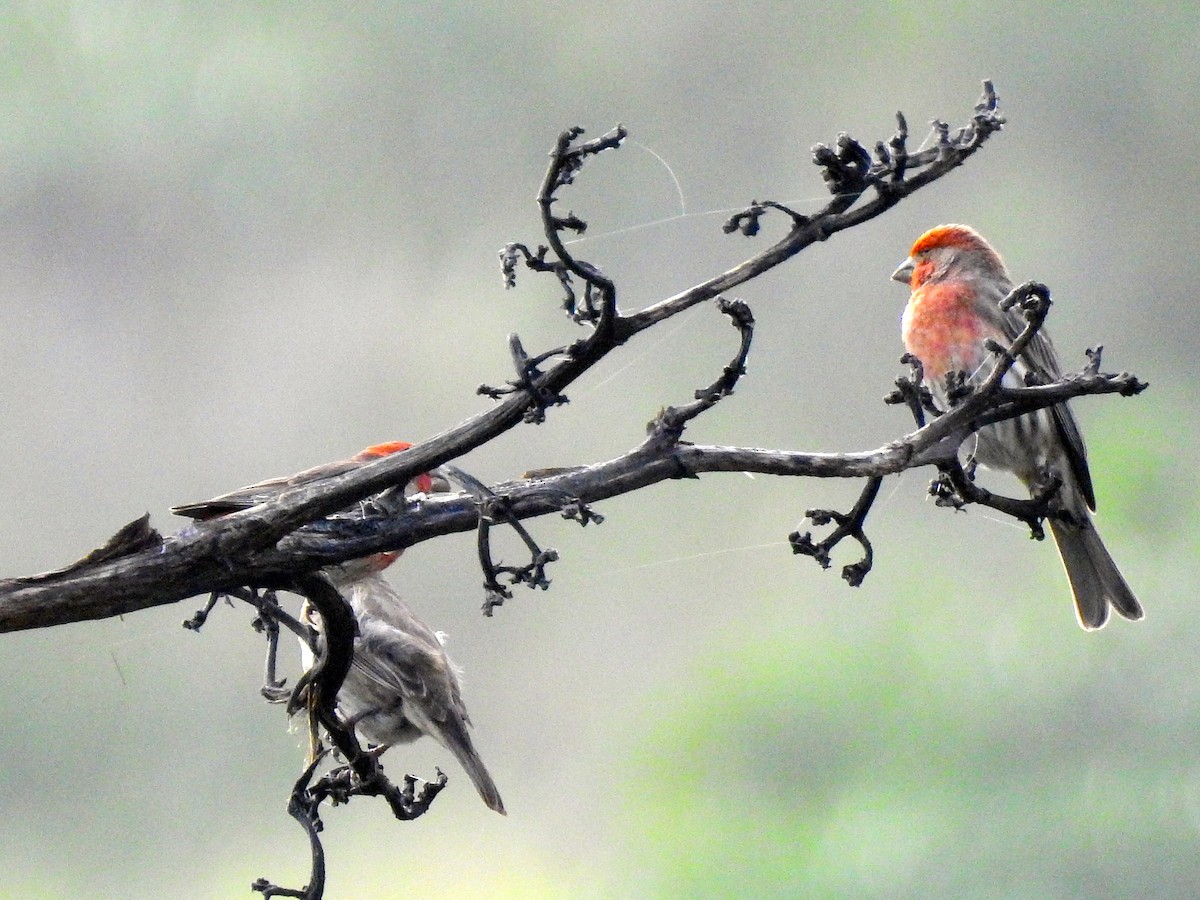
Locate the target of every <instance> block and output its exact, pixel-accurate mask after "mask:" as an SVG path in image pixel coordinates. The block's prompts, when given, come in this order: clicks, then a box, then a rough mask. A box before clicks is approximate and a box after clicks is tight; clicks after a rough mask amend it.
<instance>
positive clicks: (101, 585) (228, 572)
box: [0, 372, 1145, 631]
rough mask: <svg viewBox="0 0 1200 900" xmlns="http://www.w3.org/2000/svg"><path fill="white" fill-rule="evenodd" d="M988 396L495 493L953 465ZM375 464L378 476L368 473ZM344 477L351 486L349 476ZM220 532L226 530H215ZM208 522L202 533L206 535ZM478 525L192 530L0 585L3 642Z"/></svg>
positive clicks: (534, 494) (1100, 387) (1009, 395)
mask: <svg viewBox="0 0 1200 900" xmlns="http://www.w3.org/2000/svg"><path fill="white" fill-rule="evenodd" d="M1144 387H1145V385H1144V383H1142V382H1140V381H1138V379H1137V378H1135V377H1134V376H1132V375H1129V374H1127V373H1122V374H1119V375H1113V374H1099V373H1097V374H1092V373H1088V372H1083V373H1079V374H1076V375H1072V376H1068V377H1066V378H1064V379H1063V380H1062V381H1059V382H1056V383H1054V384H1047V385H1037V386H1034V387H1021V388H1001V389H999V390H998V392H997V397H998V398H1000V401H999V402H1000V403H1001V404H1002V407H1003V415H1004V417H1006V418H1011V417H1012V416H1016V415H1021V414H1023V413H1025V412H1030V411H1032V410H1035V409H1042V408H1045V407H1048V406H1053V405H1054V404H1056V403H1060V402H1062V401H1063V400H1070V399H1073V398H1075V397H1082V396H1087V395H1093V394H1122V395H1126V396H1128V395H1130V394H1135V393H1138V392H1139V391H1141V390H1142V389H1143V388H1144ZM980 396H981V395H978V394H977V395H974V396H972V397H970V398H968V399H967V400H966V401H965V402H964V403H963V404H961V405H960V406H958V407H956V408H954V409H953V410H951V411H950V412H948V413H946V414H945V415H943V416H941V417H939V418H936V419H934V420H933V421H932V422H930V423H928V424H927V425H925V426H924V427H923V428H920V429H918V430H917V431H915V432H913V433H912V434H909V435H907V436H906V437H904V438H902V439H901V440H898V441H894V442H892V443H889V444H885V445H884V446H882V447H878V448H876V449H874V450H867V451H861V452H857V453H805V452H800V451H792V450H765V449H760V448H749V447H721V446H705V445H693V444H682V443H681V444H679V445H677V446H673V447H670V448H667V449H661V448H660V449H656V446H657V442H656V441H654V440H653V439H652V438H648V439H647V441H645V442H643V444H642V445H640V446H638V447H636V448H634V449H633V450H631V451H629V452H628V453H626V454H624V455H622V456H620V457H618V458H616V459H613V460H609V461H608V462H604V463H597V464H595V465H590V466H584V467H581V468H578V469H575V470H572V471H568V472H565V473H563V474H561V475H556V476H553V477H550V478H539V479H536V480H533V481H528V480H519V481H514V482H506V483H502V484H497V485H493V486H492V487H491V490H492V491H493V492H495V493H496V494H497V495H498V496H501V497H503V498H505V501H506V510H507V513H508V514H509V515H511V516H512V517H513V518H514V519H527V518H531V517H533V516H542V515H549V514H557V513H561V511H562V510H563V502H564V497H571V498H576V499H577V500H578V501H579V502H581V503H584V504H593V503H596V502H598V501H600V500H605V499H608V498H609V497H615V496H618V495H620V494H625V493H628V492H630V491H633V490H637V489H638V488H642V487H646V486H647V485H651V484H655V483H657V482H660V481H665V480H667V479H674V478H679V477H680V475H681V474H686V475H700V474H703V473H706V472H754V473H757V474H765V475H780V476H793V477H795V476H806V477H815V478H869V477H872V476H877V475H891V474H895V473H896V472H900V471H903V470H905V469H909V468H915V467H918V466H924V465H932V464H935V463H939V462H944V461H947V460H951V459H954V458H955V456H956V454H957V451H958V448H959V446H960V445H961V444H962V442H963V441H964V440H965V439H966V438H967V437H968V436H969V435H970V434H972V433H973V432H974V431H977V430H978V429H979V428H980V427H982V426H983V425H985V424H988V423H990V422H992V421H995V419H996V417H997V416H999V415H1000V412H999V408H995V407H991V406H988V405H987V401H986V400H981V399H980ZM371 465H375V464H374V463H372V464H371ZM342 477H345V476H342ZM218 521H220V520H218ZM207 524H208V523H202V524H201V525H200V526H196V527H198V528H199V527H205V525H207ZM477 525H478V509H477V505H476V503H475V501H474V499H473V498H471V497H469V496H467V495H465V494H460V495H454V496H450V497H440V496H438V497H430V498H426V499H425V500H424V501H422V502H421V504H420V505H419V507H418V506H417V505H415V504H410V505H409V507H407V508H406V509H405V510H404V511H402V512H399V513H397V514H396V515H395V516H390V517H379V518H367V519H362V520H351V519H339V520H338V521H336V522H322V523H316V524H314V525H310V526H306V527H304V528H300V529H298V530H297V531H296V532H295V533H293V534H291V535H288V536H287V537H286V538H284V539H283V540H281V541H280V542H279V543H278V545H277V546H275V547H271V548H267V549H264V550H259V551H257V552H247V553H244V554H241V555H239V556H237V557H234V558H229V559H226V560H224V561H223V562H224V564H221V563H218V562H217V561H215V560H212V559H207V560H204V561H203V564H197V561H196V559H195V554H197V553H198V552H199V550H198V548H197V545H196V543H195V538H194V537H191V536H190V535H189V533H188V530H185V532H184V533H183V534H181V535H177V536H176V537H174V538H170V539H168V540H167V541H166V543H165V544H164V546H163V547H162V548H161V549H158V550H151V551H142V552H140V553H137V554H134V555H132V556H126V557H121V558H120V559H116V560H110V561H107V562H104V563H101V564H98V565H96V566H93V567H88V568H85V569H81V570H79V571H75V572H71V573H69V574H66V575H63V576H61V577H60V578H56V579H39V580H38V581H35V582H32V583H30V582H21V581H19V580H10V581H6V582H0V631H14V630H20V629H24V628H38V627H45V626H47V625H55V624H61V623H63V622H74V621H82V620H86V619H95V618H104V617H107V616H110V615H116V614H118V613H122V612H131V611H133V610H137V609H144V608H147V607H150V606H160V605H163V604H166V603H174V602H177V601H179V600H182V599H185V598H187V597H192V596H195V595H197V594H203V593H207V592H210V591H218V592H221V593H228V592H229V591H231V590H233V589H235V588H237V587H240V586H242V585H246V584H258V585H262V586H272V585H275V586H279V585H286V584H289V583H291V581H292V580H293V579H294V573H295V572H297V571H305V570H310V569H314V568H317V567H320V566H323V565H329V564H331V563H335V562H343V561H345V560H347V559H353V558H356V557H360V556H365V555H367V554H370V553H376V552H380V551H383V550H391V549H395V548H397V547H407V546H410V545H412V544H415V543H419V542H421V541H425V540H429V539H431V538H434V537H437V536H440V535H444V534H453V533H457V532H462V531H473V530H475V529H476V527H477Z"/></svg>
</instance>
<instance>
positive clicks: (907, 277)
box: [892, 225, 1142, 629]
mask: <svg viewBox="0 0 1200 900" xmlns="http://www.w3.org/2000/svg"><path fill="white" fill-rule="evenodd" d="M892 278H893V279H895V280H896V281H901V282H904V283H905V284H908V285H910V286H911V287H912V296H911V297H910V298H909V301H908V306H907V307H905V310H904V317H903V319H902V329H903V335H904V345H905V347H907V348H908V352H909V353H911V354H912V355H913V356H915V357H917V358H918V359H919V360H921V363H922V365H923V366H924V369H925V376H926V378H928V380H929V384H930V387H931V389H932V390H933V392H934V394H935V396H937V397H938V398H939V399H940V400H941V401H942V402H943V403H944V402H945V401H946V391H945V386H946V375H947V374H948V373H950V372H954V371H963V372H966V373H967V376H968V377H969V379H970V380H971V381H972V382H975V383H976V384H978V383H979V382H981V381H982V380H983V379H984V378H986V377H987V374H988V372H987V369H989V368H990V367H989V366H988V365H987V363H988V362H989V361H991V360H993V359H994V358H995V357H994V356H993V355H992V354H991V353H990V352H989V351H988V350H987V349H986V347H985V346H984V341H986V340H987V339H989V338H991V339H994V340H996V341H999V342H1000V343H1002V344H1005V345H1009V344H1011V343H1012V341H1013V339H1014V338H1015V337H1016V336H1017V334H1019V333H1020V332H1021V331H1022V330H1023V329H1024V327H1025V322H1024V321H1023V320H1022V318H1021V316H1020V313H1018V312H1016V311H1004V310H1001V309H1000V306H999V304H1000V301H1001V300H1003V299H1004V298H1005V297H1006V296H1007V295H1008V294H1009V292H1010V291H1011V290H1012V287H1013V285H1012V281H1011V280H1010V279H1009V277H1008V270H1007V269H1006V268H1005V267H1004V262H1003V261H1002V260H1001V259H1000V255H999V254H998V253H997V252H996V251H995V250H993V249H992V247H991V245H989V244H988V242H987V241H985V240H984V239H983V238H982V237H981V236H980V235H979V233H978V232H976V231H975V230H974V229H971V228H968V227H967V226H965V225H939V226H938V227H937V228H931V229H930V230H929V231H927V232H925V233H924V234H923V235H921V236H920V237H919V238H917V242H916V243H915V244H913V246H912V249H911V250H910V251H909V256H908V259H906V260H905V261H904V262H903V263H902V264H901V265H900V267H899V268H898V269H896V271H895V272H894V273H892ZM1029 372H1032V373H1033V374H1034V375H1035V376H1036V377H1037V378H1038V379H1039V380H1040V381H1043V382H1048V381H1057V380H1058V379H1059V378H1061V377H1062V372H1061V369H1060V367H1059V363H1058V356H1057V355H1056V354H1055V352H1054V346H1053V345H1052V344H1051V343H1050V338H1049V337H1048V336H1047V334H1046V332H1045V329H1041V330H1039V331H1038V333H1037V334H1036V335H1034V337H1033V340H1032V341H1030V342H1029V345H1028V346H1027V347H1026V349H1025V351H1024V353H1022V354H1021V356H1020V358H1019V359H1018V360H1017V362H1016V364H1015V365H1014V366H1013V367H1012V369H1011V370H1010V371H1009V372H1008V374H1007V375H1006V376H1005V378H1006V382H1005V383H1006V384H1011V385H1013V386H1020V385H1023V384H1025V375H1026V373H1029ZM971 449H972V450H973V452H974V455H975V459H976V460H977V461H978V462H980V463H981V464H983V465H985V466H988V467H990V468H993V469H999V470H1001V471H1005V472H1011V473H1012V474H1014V475H1016V476H1017V478H1019V479H1020V480H1021V481H1022V482H1023V483H1024V484H1025V485H1026V486H1027V487H1029V488H1031V489H1032V488H1033V487H1034V486H1035V485H1037V484H1039V483H1044V482H1045V479H1046V477H1047V476H1048V475H1051V474H1053V475H1057V476H1058V477H1059V478H1060V479H1061V480H1062V487H1061V488H1060V491H1059V498H1060V500H1061V503H1062V507H1063V510H1064V511H1065V512H1066V513H1067V515H1068V518H1067V519H1059V518H1051V519H1050V520H1049V522H1050V533H1051V534H1052V535H1053V536H1054V541H1055V543H1056V544H1057V545H1058V552H1059V555H1060V556H1061V557H1062V561H1063V566H1064V567H1065V568H1066V570H1067V578H1068V580H1069V581H1070V582H1071V591H1072V593H1073V594H1074V595H1075V611H1076V614H1077V615H1078V617H1079V624H1080V625H1082V626H1083V627H1084V628H1087V629H1093V628H1099V627H1100V626H1102V625H1103V624H1104V623H1105V621H1106V620H1107V619H1108V608H1109V606H1112V607H1113V608H1114V609H1116V611H1117V612H1118V613H1120V614H1121V615H1122V616H1124V617H1125V618H1127V619H1140V618H1141V617H1142V607H1141V606H1140V605H1139V603H1138V601H1137V598H1136V597H1134V595H1133V591H1131V590H1130V589H1129V585H1128V584H1126V583H1125V579H1124V578H1123V577H1122V576H1121V573H1120V571H1119V570H1118V569H1117V566H1116V563H1114V562H1113V559H1112V557H1111V556H1109V554H1108V551H1107V550H1106V549H1105V547H1104V543H1103V542H1102V541H1101V540H1100V535H1099V533H1098V532H1097V531H1096V528H1095V526H1094V525H1093V524H1092V516H1091V511H1092V510H1094V509H1095V508H1096V498H1095V495H1094V494H1093V491H1092V479H1091V475H1090V474H1089V472H1088V464H1087V452H1086V450H1085V449H1084V444H1083V435H1082V434H1080V432H1079V426H1078V425H1077V424H1076V422H1075V417H1074V416H1073V415H1072V414H1071V410H1070V407H1068V406H1067V404H1066V403H1065V402H1064V403H1060V404H1058V405H1056V406H1053V407H1050V408H1049V409H1042V410H1039V411H1037V412H1033V413H1028V414H1026V415H1024V416H1020V417H1018V418H1015V419H1008V420H1006V421H1003V422H997V423H995V424H994V425H988V426H986V427H984V428H982V429H980V430H979V431H978V432H977V433H976V435H975V440H974V443H973V445H972V446H971Z"/></svg>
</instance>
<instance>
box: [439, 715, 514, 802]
mask: <svg viewBox="0 0 1200 900" xmlns="http://www.w3.org/2000/svg"><path fill="white" fill-rule="evenodd" d="M441 736H442V737H444V738H445V740H443V742H442V743H443V744H445V746H446V749H448V750H449V751H450V752H451V753H453V754H454V757H455V759H457V760H458V762H459V764H460V765H461V766H462V767H463V770H464V771H465V772H466V773H467V776H468V777H469V778H470V779H471V783H472V784H473V785H475V790H477V791H479V796H480V797H482V798H483V802H484V803H486V804H487V805H488V808H489V809H494V810H495V811H496V812H498V813H500V815H502V816H506V815H508V813H506V812H505V811H504V801H503V800H501V799H500V791H498V790H497V789H496V783H495V782H494V781H492V776H491V775H489V774H488V770H487V768H486V767H485V766H484V764H483V760H482V759H480V758H479V754H478V753H476V752H475V745H474V744H473V743H472V742H471V735H470V734H469V733H468V732H467V729H466V725H465V723H463V722H461V721H458V720H457V717H453V716H452V717H450V719H448V720H447V721H445V722H443V723H442V727H441Z"/></svg>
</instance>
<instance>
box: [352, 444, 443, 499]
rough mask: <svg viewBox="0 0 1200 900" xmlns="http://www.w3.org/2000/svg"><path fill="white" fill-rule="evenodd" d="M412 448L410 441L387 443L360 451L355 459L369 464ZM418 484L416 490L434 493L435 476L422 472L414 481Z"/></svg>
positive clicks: (355, 455)
mask: <svg viewBox="0 0 1200 900" xmlns="http://www.w3.org/2000/svg"><path fill="white" fill-rule="evenodd" d="M411 446H412V444H410V443H409V442H408V441H385V442H384V443H382V444H372V445H371V446H370V447H368V448H367V449H365V450H360V451H359V452H358V453H356V454H354V459H355V460H356V461H358V462H369V461H370V460H373V459H381V458H383V457H385V456H391V455H392V454H393V453H399V452H401V451H402V450H407V449H409V448H410V447H411ZM413 482H414V483H415V484H416V489H417V490H418V491H420V492H421V493H424V494H431V493H433V487H434V484H433V476H432V475H430V474H429V473H428V472H422V473H421V474H420V475H418V476H417V477H416V478H414V479H413Z"/></svg>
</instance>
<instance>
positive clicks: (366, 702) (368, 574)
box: [173, 441, 505, 815]
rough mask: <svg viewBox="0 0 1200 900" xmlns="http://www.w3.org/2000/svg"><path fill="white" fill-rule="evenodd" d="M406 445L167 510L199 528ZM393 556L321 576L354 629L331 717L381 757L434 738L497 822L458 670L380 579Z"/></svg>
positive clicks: (418, 484) (431, 477) (426, 477)
mask: <svg viewBox="0 0 1200 900" xmlns="http://www.w3.org/2000/svg"><path fill="white" fill-rule="evenodd" d="M410 446H411V444H408V443H405V442H403V441H392V442H389V443H386V444H376V445H374V446H372V447H368V448H367V449H365V450H363V451H362V452H360V453H358V454H356V455H355V456H353V457H351V458H350V459H348V460H344V461H341V462H337V463H330V464H326V465H322V466H316V467H315V468H312V469H306V470H304V471H303V472H299V473H297V474H295V475H290V476H287V477H284V478H273V479H270V480H268V481H262V482H259V483H258V484H254V485H250V486H249V487H244V488H239V489H238V490H236V491H232V492H230V493H228V494H223V495H221V496H220V497H215V498H213V499H212V500H206V501H203V502H201V503H191V504H187V505H184V506H177V507H175V508H174V510H173V512H176V513H178V514H179V515H183V516H188V517H190V518H193V519H199V520H204V519H213V518H217V517H220V516H224V515H228V514H230V513H232V512H236V511H238V510H242V509H248V508H250V507H252V506H257V505H258V504H259V503H263V502H265V501H266V500H269V499H271V498H273V497H275V496H278V495H279V494H280V493H282V492H283V491H285V490H289V489H291V488H294V487H298V486H300V485H304V484H310V483H313V482H315V481H319V480H321V479H324V478H329V477H332V476H334V475H339V474H341V473H343V472H347V471H350V470H351V469H353V468H356V467H358V466H360V465H363V464H364V463H367V462H370V461H371V460H373V459H378V458H379V457H382V456H387V455H389V454H392V453H398V452H400V451H402V450H407V449H408V448H409V447H410ZM446 490H449V484H448V483H447V482H446V480H445V479H444V478H442V477H441V476H440V475H438V474H436V473H432V474H422V475H419V476H418V477H417V478H414V479H413V480H412V481H411V482H409V484H408V485H407V487H406V494H407V493H415V492H417V491H421V492H424V493H433V492H439V491H446ZM401 552H402V551H392V552H387V553H376V554H373V555H371V556H367V557H363V558H362V559H356V560H350V561H348V562H346V563H342V564H340V565H333V566H326V567H325V568H324V569H323V570H322V571H323V572H324V573H325V575H326V576H327V577H328V578H329V580H330V582H331V583H332V584H333V586H334V587H336V588H337V589H338V591H339V592H340V593H341V594H342V596H343V597H344V598H345V599H346V601H347V602H348V603H349V604H350V606H351V608H352V609H353V611H354V615H355V619H356V620H357V623H358V634H357V636H356V637H355V639H354V658H353V660H352V662H351V664H350V671H349V673H348V674H347V675H346V679H345V681H344V682H343V683H342V687H341V690H340V691H339V692H338V702H337V706H338V711H339V713H340V714H341V715H342V717H343V718H344V720H345V722H346V723H347V725H348V726H351V727H353V728H354V729H355V730H356V731H357V732H358V734H359V736H360V737H361V739H362V740H364V741H366V742H369V743H372V744H375V745H378V746H380V747H382V748H383V749H386V748H387V747H389V746H391V745H392V744H401V743H407V742H409V741H414V740H416V739H417V738H419V737H420V736H421V735H423V734H424V735H428V736H429V737H431V738H433V739H434V740H436V741H437V742H438V743H439V744H441V745H442V746H443V747H445V748H446V749H447V750H449V751H450V752H451V753H453V754H454V757H455V759H457V760H458V761H459V763H460V764H461V765H462V767H463V769H464V770H465V771H466V773H467V775H468V776H469V777H470V779H471V782H472V783H473V784H474V785H475V789H476V790H477V791H479V796H480V797H482V798H483V802H484V803H486V804H487V805H488V807H489V808H491V809H494V810H495V811H496V812H498V813H501V814H502V815H503V814H504V813H505V811H504V802H503V801H502V800H501V799H500V792H499V791H498V790H497V789H496V785H495V782H493V781H492V777H491V775H490V774H488V771H487V768H486V767H485V766H484V764H483V760H482V759H480V757H479V754H478V752H477V751H476V750H475V745H474V743H473V742H472V740H471V735H470V732H468V730H467V726H468V725H469V724H470V721H471V720H470V717H469V716H468V715H467V707H466V705H465V704H464V703H463V699H462V685H461V681H460V677H459V670H458V669H457V668H456V667H455V665H454V664H453V663H452V662H451V661H450V658H449V657H448V656H447V655H446V651H445V649H444V648H443V646H442V641H441V640H440V638H439V636H438V635H437V634H436V633H434V631H433V630H432V629H430V628H429V626H427V625H426V624H425V623H424V622H422V621H421V620H420V619H419V618H417V616H416V614H415V613H414V612H413V611H412V609H411V608H410V607H409V606H408V604H407V603H405V602H404V600H403V599H402V598H401V597H400V594H399V593H398V592H397V591H396V589H395V588H394V587H393V586H392V585H391V583H390V582H389V581H388V580H387V578H386V577H385V576H384V574H383V572H384V570H385V569H387V567H388V566H390V565H391V564H392V563H394V562H395V561H396V560H397V559H398V558H399V557H400V554H401ZM301 617H302V618H303V619H304V620H305V621H306V622H308V623H309V624H311V625H312V626H313V627H314V628H315V629H316V630H317V632H318V635H319V634H320V631H321V627H320V616H319V615H316V614H315V613H314V611H313V610H312V609H311V608H310V607H309V606H308V604H305V607H304V609H303V610H302V612H301ZM318 639H319V638H318ZM301 653H302V656H303V657H304V667H305V669H306V670H307V669H308V667H309V666H311V665H312V659H313V657H312V651H311V650H310V649H309V647H308V645H307V644H304V643H301Z"/></svg>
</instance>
